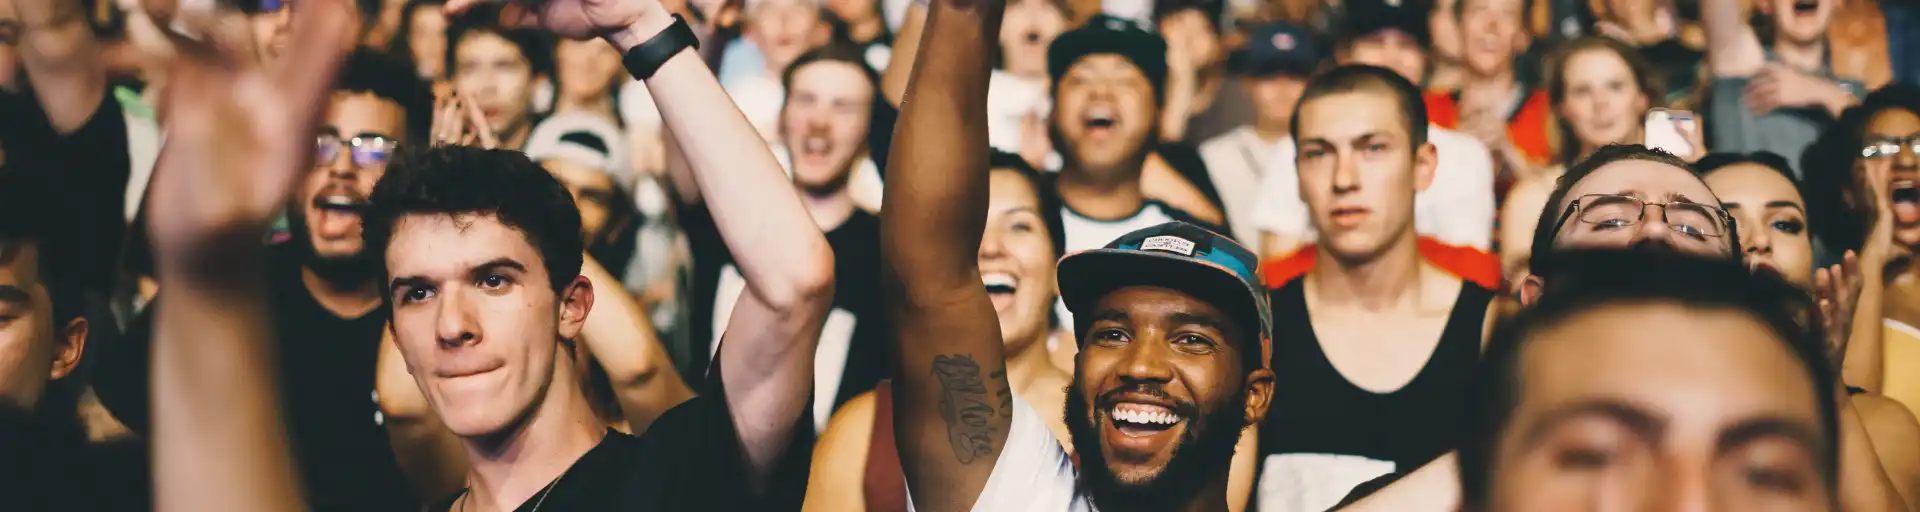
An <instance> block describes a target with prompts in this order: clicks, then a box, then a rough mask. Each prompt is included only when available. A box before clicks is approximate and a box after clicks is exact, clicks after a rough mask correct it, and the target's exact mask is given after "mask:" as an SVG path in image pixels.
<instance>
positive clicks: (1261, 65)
mask: <svg viewBox="0 0 1920 512" xmlns="http://www.w3.org/2000/svg"><path fill="white" fill-rule="evenodd" d="M1322 52H1323V50H1322V49H1321V46H1320V42H1319V41H1318V40H1316V39H1314V37H1313V33H1312V32H1309V31H1307V29H1306V28H1304V27H1301V26H1299V25H1294V24H1292V23H1287V22H1284V21H1276V22H1272V23H1267V24H1263V25H1259V26H1256V27H1253V29H1252V30H1248V31H1247V45H1246V46H1245V47H1243V48H1241V49H1240V50H1238V51H1235V52H1233V55H1230V56H1228V57H1227V68H1228V69H1231V70H1233V72H1234V74H1237V75H1243V76H1273V75H1295V76H1307V75H1311V74H1313V72H1314V70H1316V69H1319V67H1320V59H1322V58H1323V57H1324V53H1322Z"/></svg>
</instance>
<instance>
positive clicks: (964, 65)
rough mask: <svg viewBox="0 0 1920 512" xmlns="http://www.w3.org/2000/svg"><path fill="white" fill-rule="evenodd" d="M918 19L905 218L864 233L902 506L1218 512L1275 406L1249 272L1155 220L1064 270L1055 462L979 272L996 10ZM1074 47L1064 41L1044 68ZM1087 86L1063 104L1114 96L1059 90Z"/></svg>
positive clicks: (1237, 257) (905, 136)
mask: <svg viewBox="0 0 1920 512" xmlns="http://www.w3.org/2000/svg"><path fill="white" fill-rule="evenodd" d="M933 9H934V10H936V11H943V12H936V13H934V15H933V16H929V17H928V20H929V21H928V26H927V33H926V34H927V37H928V41H927V42H926V44H924V45H922V46H921V50H922V52H921V55H920V58H919V59H918V61H917V62H918V64H917V69H915V70H914V71H915V76H914V79H913V81H912V82H911V84H910V85H908V88H909V90H908V92H907V95H908V96H909V97H912V98H914V101H910V102H907V103H906V104H905V107H904V109H903V111H902V112H901V115H900V123H899V125H898V130H897V131H896V135H895V139H894V142H895V145H894V149H895V151H894V153H893V156H892V157H891V158H889V160H888V164H889V167H888V169H887V174H888V176H887V189H886V194H887V199H886V201H887V203H889V204H894V205H901V204H911V205H915V207H914V208H888V209H886V210H883V211H882V212H881V223H880V227H881V252H882V257H883V262H884V263H885V264H883V265H881V285H882V289H883V290H885V291H886V297H885V302H886V304H887V306H888V307H889V308H890V309H891V312H892V313H893V315H892V317H893V321H894V325H895V327H896V329H897V331H896V334H897V335H896V336H894V337H893V339H894V340H895V343H894V347H893V348H894V350H893V351H892V352H893V355H894V363H895V366H894V373H893V374H894V375H895V380H894V381H893V390H894V391H893V392H894V393H895V398H894V402H893V403H894V409H893V415H892V417H893V423H894V432H895V438H894V439H895V441H894V443H895V447H896V448H898V450H899V454H900V461H901V466H902V467H903V468H904V469H905V470H906V471H905V472H906V477H907V486H908V488H909V491H910V494H911V502H912V504H913V506H914V508H915V509H916V510H920V511H924V512H955V511H966V510H975V511H983V512H984V511H992V512H1029V511H1030V512H1059V511H1090V510H1095V509H1097V510H1102V511H1106V512H1115V511H1132V510H1185V511H1200V510H1205V511H1225V510H1228V509H1229V503H1228V501H1229V497H1228V496H1229V494H1230V493H1229V491H1228V488H1229V487H1230V485H1229V483H1230V482H1229V480H1230V478H1229V474H1230V471H1229V468H1230V466H1231V463H1232V459H1233V455H1234V452H1235V450H1234V448H1235V444H1236V443H1237V442H1238V441H1239V438H1240V437H1241V435H1240V433H1241V432H1242V431H1243V430H1244V429H1245V428H1246V427H1248V426H1249V425H1253V424H1255V423H1258V422H1259V421H1260V420H1261V418H1263V417H1265V415H1266V410H1267V402H1268V401H1269V399H1270V398H1271V397H1272V396H1273V372H1271V371H1269V370H1268V369H1267V368H1266V361H1267V360H1268V356H1267V353H1268V352H1269V351H1270V348H1269V347H1270V346H1271V344H1272V341H1271V340H1272V336H1270V335H1269V332H1270V331H1271V328H1270V327H1269V325H1270V324H1269V321H1270V320H1269V319H1270V315H1268V308H1267V299H1266V287H1265V285H1264V284H1263V283H1262V281H1261V279H1260V272H1259V260H1258V258H1256V257H1255V256H1254V255H1253V253H1252V252H1251V251H1248V250H1246V249H1245V248H1244V247H1241V246H1240V245H1239V244H1236V243H1234V242H1233V240H1232V239H1229V238H1227V237H1225V236H1222V235H1219V234H1217V232H1214V231H1209V230H1206V229H1204V228H1201V227H1198V226H1195V225H1193V224H1188V223H1182V222H1161V223H1155V224H1153V225H1148V226H1143V227H1140V228H1137V229H1130V230H1129V231H1128V232H1126V233H1124V234H1120V235H1119V236H1118V237H1117V239H1115V238H1109V239H1108V240H1104V241H1102V242H1101V243H1100V245H1098V246H1094V247H1091V248H1089V249H1092V250H1088V251H1083V252H1079V253H1076V254H1072V255H1070V256H1067V257H1066V258H1064V259H1062V260H1061V261H1060V264H1059V267H1058V274H1057V275H1058V282H1059V290H1060V294H1061V296H1062V298H1063V299H1064V300H1065V302H1066V304H1067V305H1068V308H1069V309H1070V310H1072V312H1073V313H1074V314H1073V319H1072V320H1071V321H1070V323H1069V325H1072V326H1073V328H1074V331H1075V339H1076V340H1078V343H1079V345H1080V352H1079V353H1078V354H1077V355H1076V358H1077V359H1076V361H1075V365H1074V375H1073V381H1072V384H1071V385H1070V386H1068V389H1067V398H1066V403H1065V404H1064V405H1065V409H1066V411H1067V412H1066V415H1065V416H1066V418H1065V419H1066V423H1067V427H1068V430H1069V433H1070V435H1071V438H1072V443H1073V452H1074V454H1075V455H1073V456H1071V457H1070V456H1069V455H1068V452H1067V450H1066V449H1064V448H1063V447H1061V445H1060V442H1059V441H1058V440H1056V438H1055V437H1054V435H1053V433H1052V431H1051V430H1050V429H1049V428H1048V427H1047V421H1046V420H1045V419H1044V418H1042V417H1041V415H1040V413H1038V412H1036V408H1035V406H1033V405H1029V404H1027V403H1026V402H1025V401H1023V400H1022V398H1021V397H1020V396H1019V395H1018V394H1017V393H1015V392H1014V391H1013V388H1012V387H1011V386H1010V385H1009V383H1008V379H1007V373H1008V369H1007V366H1008V362H1007V357H1006V354H1005V352H1004V343H1003V342H1002V335H1001V332H1000V326H999V322H998V321H997V320H996V318H997V317H996V314H995V309H994V305H995V303H994V301H993V300H991V298H990V297H989V296H988V293H987V289H986V287H985V286H983V285H982V284H981V283H982V282H983V281H982V277H983V276H982V274H981V272H980V266H979V262H978V261H977V258H976V257H975V256H976V255H977V254H980V252H981V251H982V250H983V249H989V250H990V249H991V247H983V246H982V245H981V244H982V241H981V240H982V236H981V233H982V232H984V231H985V229H986V228H987V226H986V222H985V221H984V220H985V219H986V218H987V215H986V214H987V211H986V210H987V206H988V201H986V200H985V199H986V196H987V195H988V190H989V188H990V183H989V180H988V179H987V178H988V174H989V173H990V172H991V171H990V170H989V166H988V162H987V158H986V155H985V150H986V148H987V134H986V130H985V129H984V121H985V120H986V115H987V113H986V109H985V108H981V107H982V106H984V105H985V103H986V84H987V76H988V70H989V61H990V56H989V55H988V52H987V51H986V49H987V48H989V47H990V46H991V45H990V44H989V43H988V42H989V41H991V39H992V38H993V36H994V30H993V28H994V27H996V26H997V25H998V24H999V16H1000V14H1001V13H1000V11H999V10H998V8H997V7H996V6H995V5H994V4H991V3H964V2H936V3H935V4H934V5H933ZM1072 41H1073V38H1072V37H1069V36H1062V37H1061V40H1060V41H1056V42H1055V51H1054V53H1055V54H1056V55H1059V53H1058V52H1059V51H1060V48H1061V45H1062V44H1063V42H1064V44H1074V43H1073V42H1072ZM1161 53H1162V54H1164V46H1163V47H1161ZM1102 60H1107V59H1102ZM1080 61H1081V62H1080V63H1079V64H1076V65H1075V68H1076V69H1075V71H1076V72H1095V71H1099V72H1100V73H1093V74H1094V75H1095V77H1097V78H1100V79H1101V80H1098V81H1097V82H1122V81H1124V82H1133V83H1136V84H1138V83H1142V82H1146V80H1143V79H1141V77H1140V75H1141V73H1139V72H1138V70H1129V69H1125V67H1129V66H1125V64H1124V62H1113V61H1110V60H1108V61H1106V62H1096V61H1095V57H1091V56H1090V57H1085V58H1083V59H1080ZM1056 62H1058V60H1057V59H1056ZM1087 64H1098V65H1096V66H1086V65H1087ZM1083 67H1084V69H1083ZM1056 69H1057V68H1056ZM1056 73H1058V71H1056ZM1075 74H1077V73H1075ZM1070 75H1071V74H1070ZM1129 75H1131V76H1129ZM1087 78H1092V77H1074V78H1069V80H1067V81H1065V82H1064V83H1062V84H1060V87H1062V88H1063V89H1065V88H1068V87H1076V86H1080V87H1091V88H1097V89H1113V88H1116V87H1115V85H1118V84H1113V85H1109V84H1108V83H1091V84H1077V85H1076V84H1075V81H1082V82H1096V81H1095V80H1088V79H1087ZM1089 92H1098V94H1095V96H1111V95H1114V92H1099V91H1089ZM1064 106H1065V105H1063V107H1064ZM1063 110H1069V111H1070V109H1064V108H1063ZM1056 112H1058V111H1056ZM1056 119H1058V118H1056ZM1070 119H1073V118H1070ZM1146 119H1150V118H1146ZM1076 120H1077V119H1076ZM1057 124H1065V123H1057ZM1143 124H1150V123H1143ZM1141 131H1142V132H1143V133H1144V132H1145V130H1141ZM1063 179H1064V178H1063ZM1067 235H1068V237H1072V236H1073V232H1071V231H1069V232H1068V233H1067ZM1069 244H1071V240H1069ZM1074 458H1077V459H1078V461H1077V462H1078V463H1077V464H1076V463H1075V462H1074V460H1073V459H1074Z"/></svg>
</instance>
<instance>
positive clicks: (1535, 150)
mask: <svg viewBox="0 0 1920 512" xmlns="http://www.w3.org/2000/svg"><path fill="white" fill-rule="evenodd" d="M1457 96H1458V93H1455V92H1446V91H1429V92H1428V93H1426V95H1425V96H1424V98H1423V99H1425V100H1426V102H1427V122H1429V123H1433V124H1434V125H1435V126H1439V127H1441V128H1446V129H1449V130H1458V129H1459V128H1460V99H1459V98H1458V97H1457ZM1552 123H1553V104H1552V103H1551V102H1549V101H1548V100H1547V93H1546V91H1544V90H1540V89H1535V90H1533V92H1531V93H1529V94H1528V95H1527V100H1526V102H1525V103H1521V104H1520V109H1519V110H1518V111H1515V112H1514V113H1513V117H1510V118H1507V140H1508V141H1511V142H1512V143H1513V148H1514V149H1517V150H1519V151H1520V154H1521V156H1522V157H1524V158H1526V160H1527V163H1529V164H1532V165H1535V166H1544V165H1547V164H1548V163H1549V162H1552V161H1553V144H1552V142H1551V141H1550V140H1549V139H1548V137H1547V127H1548V126H1550V125H1552Z"/></svg>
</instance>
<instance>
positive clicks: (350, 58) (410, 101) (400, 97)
mask: <svg viewBox="0 0 1920 512" xmlns="http://www.w3.org/2000/svg"><path fill="white" fill-rule="evenodd" d="M333 90H335V91H339V92H356V93H367V94H372V95H374V96H375V97H378V98H380V99H384V100H388V101H392V102H394V103H396V104H399V105H400V109H401V110H402V111H405V112H406V114H407V133H406V142H408V143H413V142H423V141H426V140H427V131H428V130H431V129H432V127H433V108H432V105H433V91H431V90H429V89H428V88H427V84H426V82H422V81H420V79H418V78H414V75H413V68H412V67H411V66H409V65H408V64H407V62H406V61H405V60H402V59H400V58H398V57H395V56H393V55H389V54H385V53H381V52H378V51H374V50H369V49H365V48H361V49H357V50H354V51H353V53H351V54H348V55H347V62H346V64H345V65H343V66H341V67H340V79H339V80H337V81H336V82H335V84H334V86H333Z"/></svg>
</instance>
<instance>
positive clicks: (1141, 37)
mask: <svg viewBox="0 0 1920 512" xmlns="http://www.w3.org/2000/svg"><path fill="white" fill-rule="evenodd" d="M1099 54H1113V55H1119V56H1121V57H1126V58H1127V60H1129V61H1132V62H1133V65H1134V66H1135V67H1138V68H1140V72H1141V73H1142V74H1145V75H1147V81H1148V82H1152V83H1153V91H1154V97H1156V98H1162V97H1163V93H1164V91H1165V90H1166V88H1167V40H1166V39H1163V38H1161V37H1160V35H1159V34H1155V33H1153V32H1148V31H1146V30H1145V29H1141V28H1140V26H1139V25H1136V24H1134V23H1133V22H1132V21H1129V20H1127V19H1124V18H1116V17H1113V16H1108V15H1105V14H1102V15H1099V16H1094V17H1093V18H1092V19H1089V20H1087V23H1086V24H1085V25H1081V26H1080V27H1079V28H1075V29H1073V30H1069V31H1066V32H1065V33H1062V34H1060V36H1059V37H1055V38H1053V44H1051V45H1048V46H1047V74H1048V75H1049V77H1050V78H1052V79H1053V83H1054V85H1055V86H1056V87H1057V86H1059V84H1060V77H1062V76H1065V75H1066V74H1067V68H1069V67H1072V66H1073V63H1075V62H1079V61H1080V58H1081V57H1086V56H1088V55H1099Z"/></svg>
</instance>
